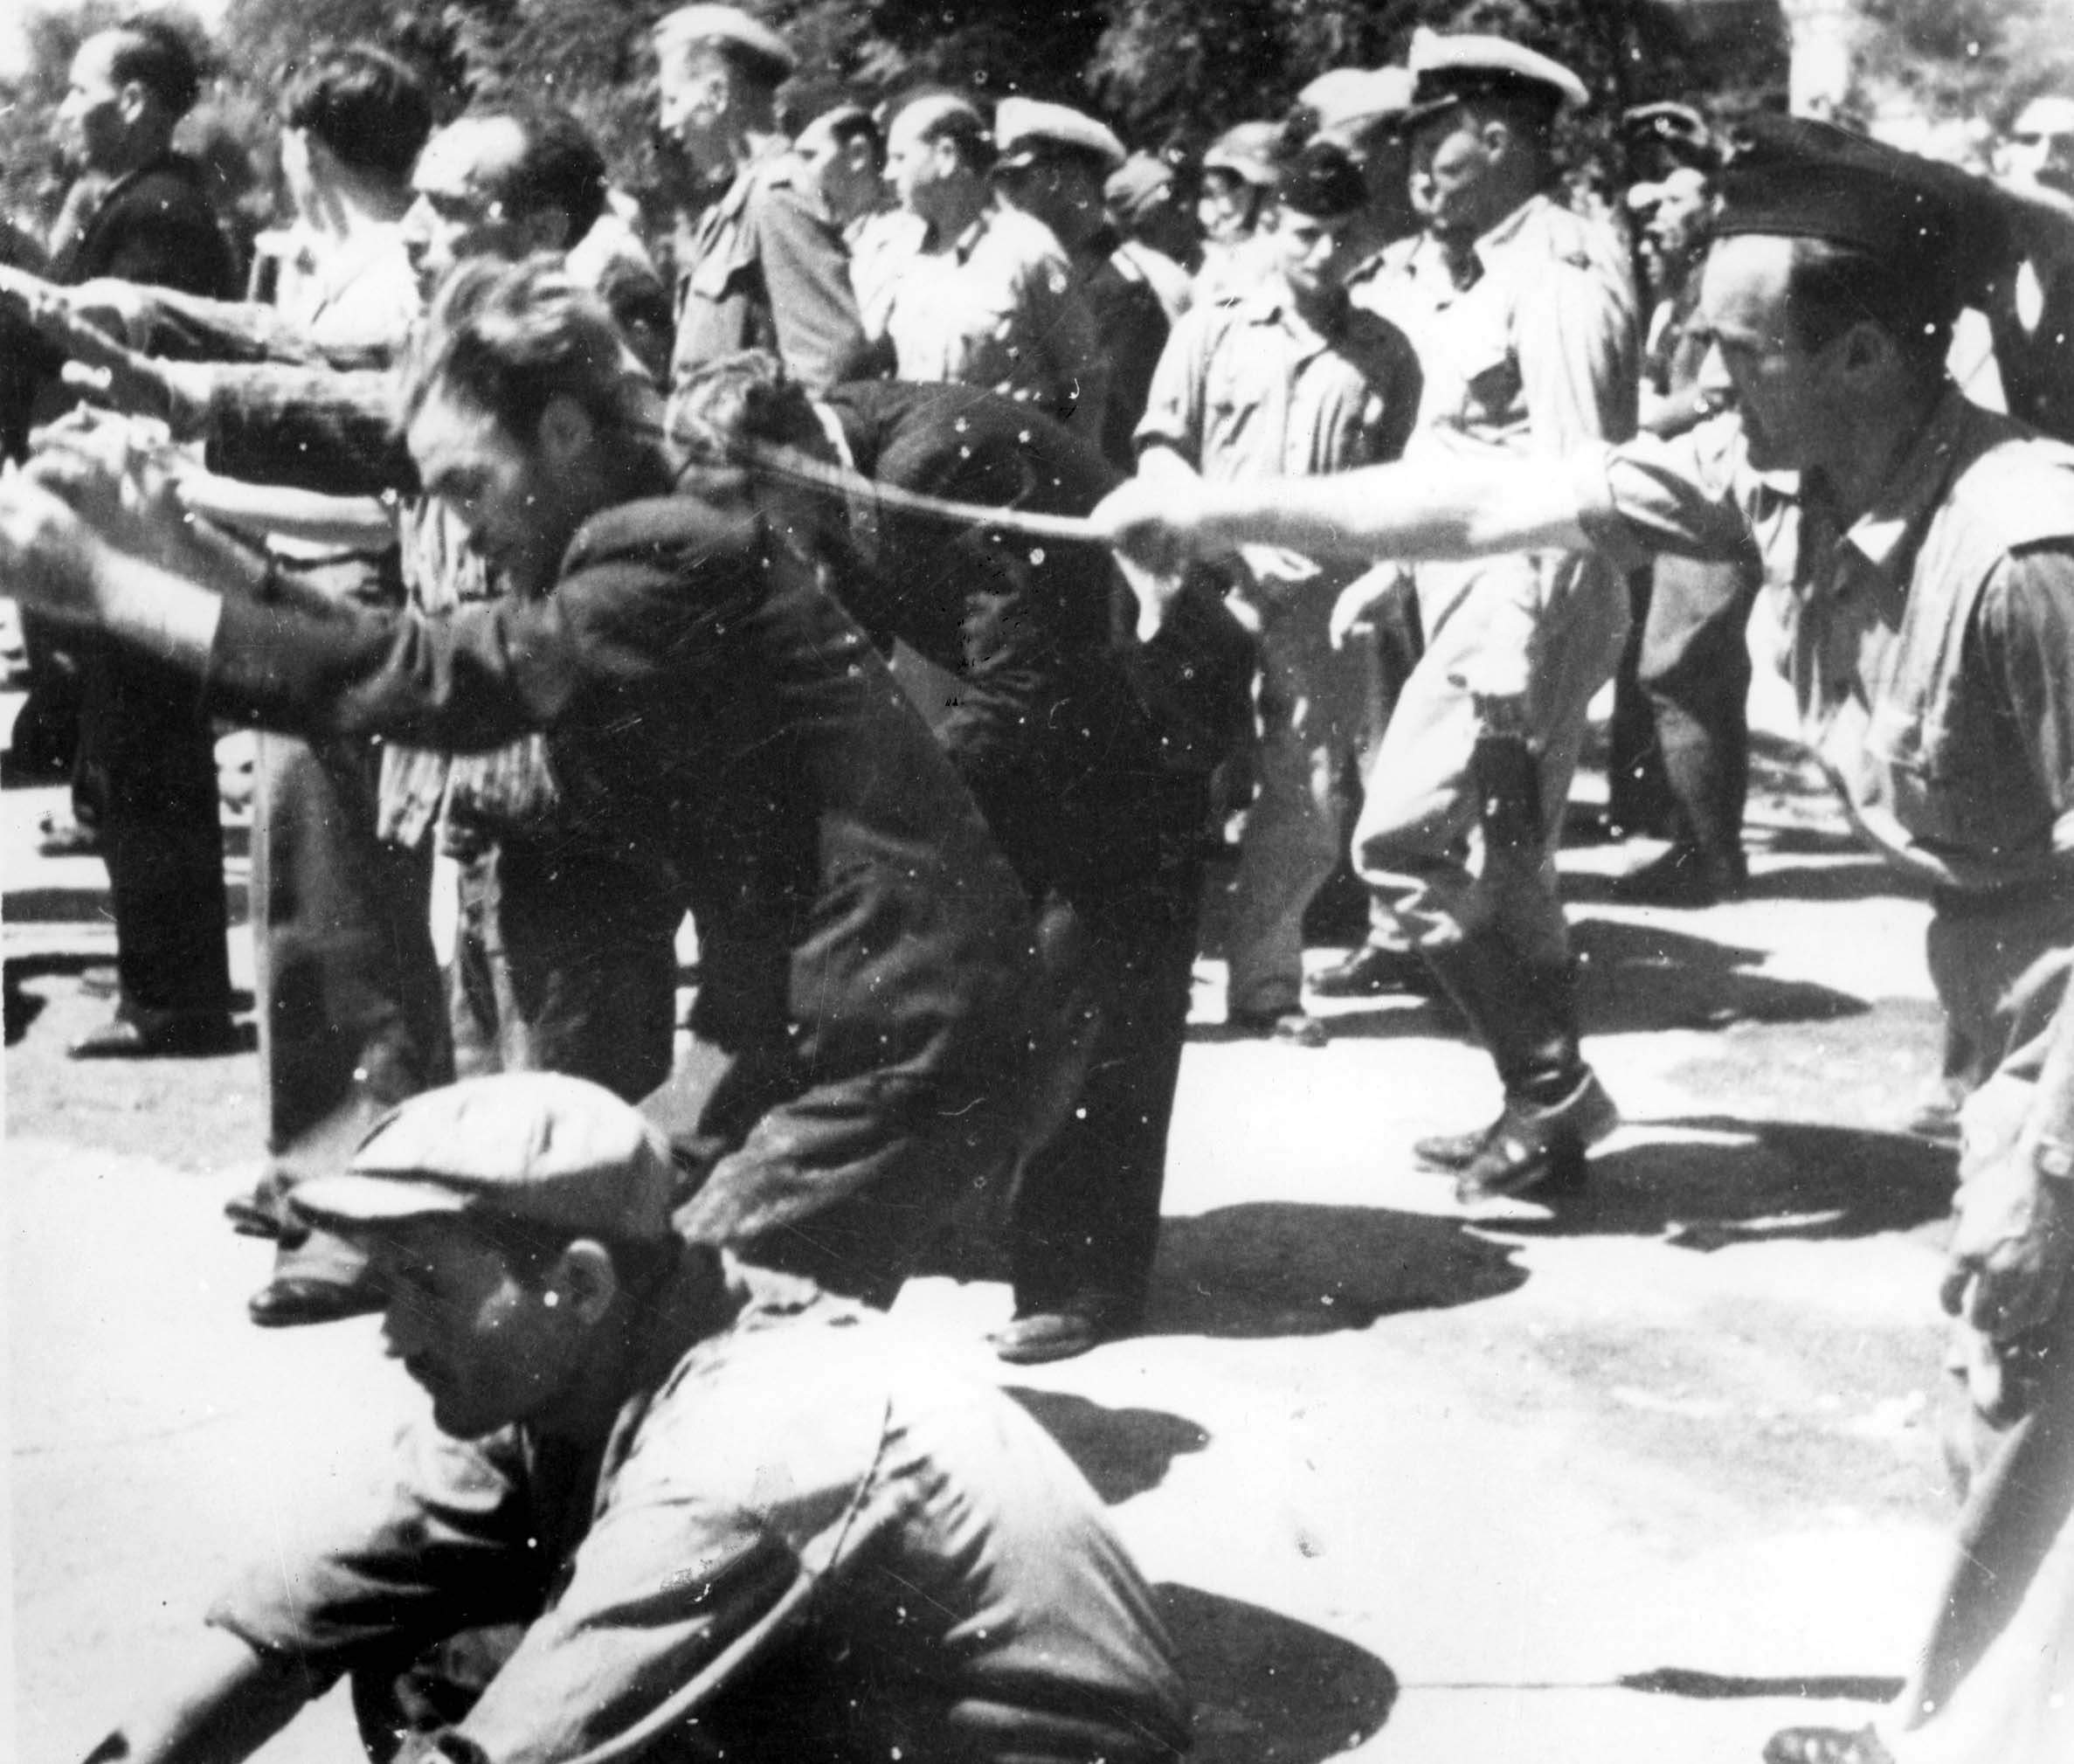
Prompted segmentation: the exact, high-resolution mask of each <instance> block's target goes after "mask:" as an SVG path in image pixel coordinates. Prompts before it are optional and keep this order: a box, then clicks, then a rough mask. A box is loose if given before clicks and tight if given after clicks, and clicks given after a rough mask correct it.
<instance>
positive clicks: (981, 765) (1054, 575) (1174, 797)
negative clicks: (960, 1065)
mask: <svg viewBox="0 0 2074 1764" xmlns="http://www.w3.org/2000/svg"><path fill="white" fill-rule="evenodd" d="M827 403H828V405H829V406H830V408H832V409H833V411H834V412H835V415H836V418H837V419H838V420H839V421H840V424H841V425H842V430H843V434H844V438H845V439H846V441H847V444H848V446H849V449H850V452H851V455H852V457H853V459H854V462H855V464H856V467H857V469H858V470H859V471H860V472H861V473H863V474H865V475H866V476H868V477H871V478H875V479H877V480H879V481H882V482H885V483H888V484H891V485H895V486H897V487H898V488H902V489H904V490H913V491H920V492H922V493H923V494H926V495H933V496H938V497H944V498H946V499H949V500H951V501H954V502H970V503H977V504H980V505H982V506H986V507H994V508H1017V509H1025V510H1029V511H1033V512H1037V513H1042V514H1054V515H1085V514H1087V513H1088V512H1089V510H1090V509H1092V508H1094V506H1095V505H1096V502H1100V501H1101V499H1102V498H1103V495H1106V494H1107V493H1108V492H1109V491H1110V489H1111V488H1113V487H1114V486H1115V484H1116V482H1117V477H1116V474H1115V473H1114V472H1113V471H1112V470H1111V469H1110V467H1109V465H1108V463H1107V462H1106V461H1105V460H1103V457H1102V456H1101V454H1100V453H1097V452H1096V450H1095V448H1094V447H1093V446H1090V445H1089V443H1088V442H1087V441H1085V440H1084V439H1082V438H1081V437H1080V436H1079V435H1077V434H1075V433H1074V432H1072V431H1071V430H1069V429H1068V428H1067V427H1066V426H1065V425H1063V424H1061V423H1058V422H1055V421H1054V420H1053V419H1050V418H1048V417H1046V416H1043V415H1041V414H1040V413H1039V412H1034V411H1033V410H1032V409H1031V408H1030V407H1029V406H1028V405H1025V404H1019V403H1016V402H1014V401H1013V400H1012V399H1009V398H1003V397H1001V396H999V395H998V394H996V393H993V392H989V391H981V390H979V389H978V388H975V387H971V386H959V385H936V384H932V385H916V384H906V383H900V382H894V383H885V382H876V381H869V382H862V383H859V384H851V385H846V386H839V387H837V388H836V389H835V390H834V391H832V392H831V393H830V394H829V395H828V398H827ZM875 525H876V528H877V531H876V532H875V534H874V533H870V532H860V533H858V534H857V539H858V542H859V543H858V545H857V547H856V553H857V555H856V557H855V558H854V561H853V563H852V564H851V565H850V567H847V568H845V569H843V570H841V571H839V572H838V575H837V577H836V579H835V582H834V587H835V590H836V592H837V594H838V595H839V596H840V598H841V599H842V600H843V603H844V605H846V606H847V607H848V609H849V611H850V612H852V613H853V614H854V616H855V617H856V619H858V621H859V622H860V623H861V624H862V625H863V626H864V627H865V628H866V629H867V630H868V631H869V632H870V633H872V634H873V635H874V636H875V637H877V638H879V639H880V640H881V641H883V642H887V643H890V642H891V641H892V640H893V639H895V638H899V639H901V640H904V641H905V642H907V643H908V644H909V646H910V647H913V648H914V649H915V650H916V652H917V653H918V654H922V655H923V656H925V657H927V658H928V659H929V660H930V661H932V662H934V663H936V665H937V666H938V667H939V668H944V669H946V670H947V671H949V672H950V673H951V674H956V675H957V676H958V679H959V682H960V688H961V689H960V691H959V694H958V697H957V704H956V705H955V707H954V708H953V709H951V714H950V716H948V718H947V719H946V720H945V722H944V724H943V725H942V726H941V727H940V728H939V730H938V731H937V732H938V734H939V736H940V737H941V738H942V739H943V741H944V745H945V747H946V748H947V750H948V751H949V752H950V754H951V759H952V761H953V763H954V764H956V765H957V769H958V771H959V774H960V775H961V776H962V777H963V778H964V780H965V782H966V783H967V784H968V785H971V789H972V793H973V794H974V796H976V797H977V798H978V800H979V806H980V807H981V809H982V811H983V812H984V813H985V815H986V818H987V821H988V824H989V825H990V826H991V827H992V829H993V831H994V834H995V837H996V838H997V839H998V840H999V841H1000V843H1001V847H1002V849H1003V850H1004V851H1005V852H1006V854H1007V855H1008V858H1009V860H1010V861H1011V862H1013V864H1014V865H1015V866H1016V868H1017V870H1018V872H1019V873H1020V874H1021V875H1022V876H1023V878H1024V880H1025V881H1026V882H1028V883H1030V884H1031V886H1032V887H1033V888H1034V889H1041V888H1043V887H1045V886H1047V885H1049V884H1051V883H1054V882H1057V883H1061V884H1062V885H1064V886H1067V887H1068V888H1072V887H1073V886H1075V884H1078V883H1082V882H1090V881H1100V880H1102V879H1103V878H1114V877H1117V876H1123V875H1143V874H1144V873H1145V872H1147V871H1148V870H1151V869H1152V868H1158V866H1160V865H1161V864H1162V863H1164V862H1165V861H1169V860H1170V859H1171V858H1172V856H1173V854H1174V853H1175V850H1176V848H1177V847H1187V848H1193V845H1194V843H1195V841H1196V840H1197V837H1198V835H1199V832H1200V822H1201V818H1202V812H1201V808H1200V806H1199V795H1200V789H1199V786H1200V781H1201V780H1202V778H1205V777H1206V775H1207V773H1208V772H1209V771H1210V770H1211V768H1212V767H1213V766H1214V765H1215V764H1217V763H1218V762H1219V761H1220V759H1221V758H1222V757H1224V755H1225V754H1226V752H1227V751H1228V750H1229V748H1230V746H1231V744H1232V741H1233V739H1234V737H1235V736H1236V733H1237V730H1238V726H1239V721H1240V719H1241V717H1242V716H1243V715H1244V714H1245V692H1246V684H1247V681H1248V677H1249V675H1250V670H1251V653H1250V646H1249V645H1248V642H1247V640H1246V639H1245V637H1244V635H1243V633H1241V632H1240V631H1239V628H1238V626H1237V624H1236V622H1235V621H1234V620H1233V619H1231V616H1230V615H1229V614H1228V613H1227V612H1225V610H1224V609H1223V607H1222V606H1221V605H1217V604H1215V603H1214V602H1210V603H1208V604H1206V605H1191V606H1189V607H1187V608H1185V609H1184V610H1183V611H1182V612H1180V613H1179V615H1178V616H1177V617H1176V618H1175V619H1174V620H1173V621H1172V623H1171V624H1170V625H1169V626H1168V627H1167V628H1166V629H1165V630H1163V631H1162V632H1161V633H1160V635H1159V636H1158V638H1156V639H1155V640H1153V641H1152V642H1151V644H1149V645H1146V644H1140V643H1139V642H1138V640H1137V635H1136V633H1135V628H1134V627H1135V623H1136V617H1137V603H1136V601H1135V599H1134V598H1132V596H1131V595H1130V591H1128V590H1127V589H1126V588H1125V587H1124V585H1123V581H1122V578H1120V577H1119V576H1118V575H1117V569H1116V565H1115V564H1114V563H1113V561H1112V560H1111V558H1110V553H1109V550H1108V548H1107V547H1106V546H1103V545H1100V544H1095V543H1073V542H1054V541H1048V540H1047V541H1041V542H1039V541H1033V540H1029V539H1026V538H1021V537H1018V536H1012V535H1007V534H1004V533H1001V532H999V531H998V530H989V529H985V528H980V527H973V526H970V525H966V524H964V523H962V522H953V521H949V520H944V519H940V518H937V517H935V516H931V515H919V514H909V513H902V512H899V511H895V510H891V509H888V510H886V511H884V512H883V513H882V514H881V515H880V516H879V517H878V519H877V521H876V522H875Z"/></svg>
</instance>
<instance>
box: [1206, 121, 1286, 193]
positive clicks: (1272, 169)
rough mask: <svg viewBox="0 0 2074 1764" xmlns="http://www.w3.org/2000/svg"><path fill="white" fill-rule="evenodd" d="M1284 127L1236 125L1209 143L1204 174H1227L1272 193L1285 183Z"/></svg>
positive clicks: (1273, 125)
mask: <svg viewBox="0 0 2074 1764" xmlns="http://www.w3.org/2000/svg"><path fill="white" fill-rule="evenodd" d="M1282 157H1283V155H1282V125H1281V124H1280V123H1279V122H1236V123H1234V124H1233V125H1232V126H1231V127H1230V128H1227V129H1226V130H1225V131H1224V133H1223V134H1222V135H1219V136H1218V137H1217V139H1216V140H1214V141H1213V142H1211V143H1210V150H1209V151H1208V152H1207V153H1206V154H1204V155H1203V169H1204V170H1205V171H1228V172H1230V173H1231V174H1232V175H1233V176H1234V177H1240V178H1243V179H1244V180H1245V181H1246V182H1247V183H1250V184H1255V185H1257V186H1258V187H1259V188H1261V189H1262V190H1272V189H1274V187H1275V186H1276V184H1277V183H1281V182H1282Z"/></svg>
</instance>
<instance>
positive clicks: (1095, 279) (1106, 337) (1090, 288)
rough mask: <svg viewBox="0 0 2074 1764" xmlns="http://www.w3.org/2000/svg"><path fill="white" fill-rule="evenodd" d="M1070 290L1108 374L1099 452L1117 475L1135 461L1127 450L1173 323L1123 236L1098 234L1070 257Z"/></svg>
mask: <svg viewBox="0 0 2074 1764" xmlns="http://www.w3.org/2000/svg"><path fill="white" fill-rule="evenodd" d="M1073 280H1074V286H1075V287H1076V288H1077V289H1078V290H1079V291H1080V295H1081V298H1082V300H1084V301H1086V302H1087V303H1088V311H1089V314H1090V315H1092V316H1093V318H1094V321H1095V335H1096V338H1097V339H1098V340H1099V341H1100V342H1101V345H1102V354H1103V361H1104V363H1106V365H1107V367H1108V370H1109V402H1108V404H1107V405H1105V406H1104V407H1103V418H1102V451H1103V454H1104V456H1105V457H1106V458H1107V459H1108V460H1109V462H1110V464H1111V465H1112V466H1114V467H1116V468H1117V470H1118V471H1119V472H1128V471H1129V470H1130V467H1131V462H1132V460H1134V458H1135V457H1136V455H1135V453H1134V450H1133V448H1132V445H1131V439H1132V436H1133V435H1134V434H1135V433H1136V432H1137V425H1138V419H1140V418H1141V417H1143V416H1144V413H1145V401H1146V399H1147V398H1149V397H1150V396H1151V389H1152V374H1153V371H1154V370H1156V369H1157V368H1158V365H1159V355H1160V351H1161V350H1163V349H1165V347H1166V339H1167V336H1168V334H1169V332H1170V331H1171V330H1172V328H1173V327H1172V322H1171V321H1170V320H1169V319H1168V317H1167V315H1166V308H1165V305H1164V304H1163V303H1162V302H1161V301H1160V298H1159V294H1158V290H1157V289H1156V288H1154V287H1153V286H1152V284H1151V281H1150V280H1147V279H1146V277H1145V274H1144V272H1143V271H1142V270H1141V269H1140V268H1139V267H1138V265H1137V259H1135V258H1133V257H1130V256H1129V255H1127V254H1126V253H1125V252H1124V250H1123V237H1122V235H1120V234H1119V233H1117V232H1116V231H1115V230H1114V229H1113V228H1111V227H1107V226H1105V227H1103V228H1101V229H1100V230H1099V231H1098V232H1096V234H1095V236H1094V237H1093V238H1092V239H1089V241H1088V243H1087V245H1086V246H1085V247H1084V248H1083V249H1082V250H1080V251H1077V252H1074V253H1073Z"/></svg>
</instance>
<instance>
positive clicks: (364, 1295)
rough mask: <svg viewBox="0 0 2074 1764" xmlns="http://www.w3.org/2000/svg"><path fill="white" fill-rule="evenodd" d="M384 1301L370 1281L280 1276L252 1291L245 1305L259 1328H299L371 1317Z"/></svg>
mask: <svg viewBox="0 0 2074 1764" xmlns="http://www.w3.org/2000/svg"><path fill="white" fill-rule="evenodd" d="M385 1302H386V1301H385V1300H384V1298H383V1297H382V1294H381V1292H380V1290H378V1289H377V1287H376V1285H375V1283H373V1282H372V1281H371V1280H356V1281H352V1282H342V1281H336V1280H303V1279H299V1278H297V1277H295V1276H291V1275H283V1276H281V1277H280V1278H279V1279H277V1280H273V1281H271V1282H269V1283H267V1284H266V1285H265V1286H262V1287H261V1288H260V1289H259V1290H258V1291H257V1292H255V1293H253V1294H252V1297H251V1298H250V1299H249V1300H247V1301H246V1303H245V1311H247V1312H248V1313H249V1314H250V1316H251V1318H252V1321H253V1322H254V1323H256V1324H258V1325H259V1327H260V1328H261V1329H300V1328H301V1327H302V1326H303V1325H305V1324H310V1323H336V1322H338V1321H339V1320H340V1319H341V1318H347V1317H367V1316H370V1315H372V1314H373V1313H374V1312H375V1311H379V1310H381V1309H382V1307H383V1305H384V1303H385Z"/></svg>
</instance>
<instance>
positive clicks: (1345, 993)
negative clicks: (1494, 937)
mask: <svg viewBox="0 0 2074 1764" xmlns="http://www.w3.org/2000/svg"><path fill="white" fill-rule="evenodd" d="M1439 986H1440V983H1439V981H1437V980H1436V979H1435V978H1434V973H1433V970H1432V969H1431V968H1430V967H1428V965H1427V964H1426V958H1425V957H1423V956H1422V955H1421V954H1420V953H1419V952H1418V951H1416V950H1386V949H1384V948H1382V947H1381V946H1380V945H1379V944H1362V946H1361V947H1360V948H1359V949H1358V950H1356V951H1354V952H1353V954H1352V955H1351V956H1348V957H1346V958H1345V959H1344V960H1341V961H1337V962H1335V963H1333V964H1332V965H1331V967H1329V968H1321V969H1320V970H1319V971H1318V972H1317V973H1315V974H1313V975H1312V976H1311V977H1310V990H1311V991H1312V992H1314V993H1317V995H1318V997H1319V998H1321V999H1380V998H1385V997H1387V996H1388V995H1389V994H1390V993H1420V994H1421V995H1425V994H1428V993H1434V992H1436V991H1438V990H1439Z"/></svg>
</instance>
